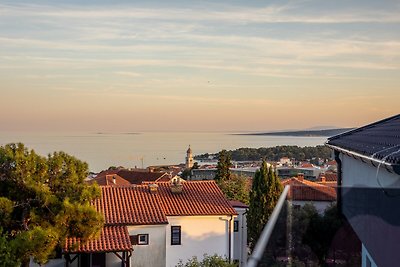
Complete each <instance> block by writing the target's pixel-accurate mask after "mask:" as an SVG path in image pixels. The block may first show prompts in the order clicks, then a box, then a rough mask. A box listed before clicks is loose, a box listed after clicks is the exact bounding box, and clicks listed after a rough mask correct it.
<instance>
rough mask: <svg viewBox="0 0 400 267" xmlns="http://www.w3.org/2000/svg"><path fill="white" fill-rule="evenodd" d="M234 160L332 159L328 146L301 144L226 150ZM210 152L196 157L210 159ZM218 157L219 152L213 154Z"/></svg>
mask: <svg viewBox="0 0 400 267" xmlns="http://www.w3.org/2000/svg"><path fill="white" fill-rule="evenodd" d="M226 154H228V155H229V156H230V158H231V159H232V160H236V161H253V160H254V161H257V160H260V159H267V160H271V161H278V160H279V159H280V158H282V157H289V158H295V159H296V160H307V159H312V158H321V159H330V158H331V150H330V148H328V147H326V146H316V147H299V146H275V147H260V148H238V149H236V150H230V151H226ZM209 156H210V154H208V153H207V154H203V155H197V156H196V157H195V159H208V157H209ZM211 156H214V157H216V156H217V154H211Z"/></svg>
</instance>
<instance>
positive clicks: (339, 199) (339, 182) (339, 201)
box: [335, 150, 343, 215]
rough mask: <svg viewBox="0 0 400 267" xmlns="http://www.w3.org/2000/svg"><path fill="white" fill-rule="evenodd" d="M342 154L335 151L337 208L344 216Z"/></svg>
mask: <svg viewBox="0 0 400 267" xmlns="http://www.w3.org/2000/svg"><path fill="white" fill-rule="evenodd" d="M339 155H340V152H339V151H337V150H335V160H336V163H337V187H336V188H337V208H338V213H339V214H340V215H343V213H342V211H343V209H342V185H343V180H342V179H343V178H342V160H341V159H340V157H339Z"/></svg>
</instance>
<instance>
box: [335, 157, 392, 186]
mask: <svg viewBox="0 0 400 267" xmlns="http://www.w3.org/2000/svg"><path fill="white" fill-rule="evenodd" d="M340 159H341V160H342V185H343V186H344V187H346V186H350V187H351V186H360V187H375V188H379V187H380V185H379V183H378V179H379V182H380V184H381V185H382V186H383V187H386V188H400V175H397V174H395V173H390V172H388V171H387V170H386V169H385V167H384V166H381V167H380V168H379V172H378V177H377V176H376V172H377V168H376V167H374V166H372V165H371V164H369V163H364V162H362V161H360V160H357V159H354V158H352V157H349V156H347V155H344V154H340Z"/></svg>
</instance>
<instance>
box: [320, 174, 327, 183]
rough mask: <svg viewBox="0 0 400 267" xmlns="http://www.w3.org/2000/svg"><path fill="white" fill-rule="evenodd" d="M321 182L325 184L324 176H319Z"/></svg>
mask: <svg viewBox="0 0 400 267" xmlns="http://www.w3.org/2000/svg"><path fill="white" fill-rule="evenodd" d="M321 182H322V183H326V177H325V175H322V176H321Z"/></svg>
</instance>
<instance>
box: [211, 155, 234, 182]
mask: <svg viewBox="0 0 400 267" xmlns="http://www.w3.org/2000/svg"><path fill="white" fill-rule="evenodd" d="M230 167H232V163H231V157H230V155H229V154H228V152H227V151H226V150H225V149H224V150H222V151H221V152H219V155H218V164H217V172H216V174H215V178H214V179H215V181H217V182H219V181H225V180H229V178H230V176H231V171H230V169H229V168H230Z"/></svg>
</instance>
